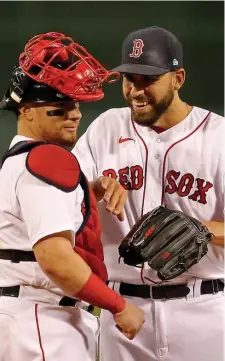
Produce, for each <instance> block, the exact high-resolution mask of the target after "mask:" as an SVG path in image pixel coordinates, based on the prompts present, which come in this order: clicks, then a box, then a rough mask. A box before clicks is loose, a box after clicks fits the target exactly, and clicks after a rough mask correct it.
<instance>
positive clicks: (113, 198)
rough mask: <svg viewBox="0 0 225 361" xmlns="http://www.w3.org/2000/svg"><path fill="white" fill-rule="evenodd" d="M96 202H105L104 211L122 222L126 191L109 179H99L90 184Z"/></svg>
mask: <svg viewBox="0 0 225 361" xmlns="http://www.w3.org/2000/svg"><path fill="white" fill-rule="evenodd" d="M90 185H91V188H92V190H93V192H94V194H95V197H96V199H97V201H98V202H99V201H100V200H103V201H104V202H106V210H107V211H108V212H111V213H113V214H114V215H116V216H117V218H118V219H119V220H120V221H123V220H124V204H125V202H126V200H127V190H126V189H124V188H123V187H122V186H121V184H120V183H119V182H117V181H116V180H115V179H113V178H111V177H100V178H98V179H97V180H96V181H92V182H90Z"/></svg>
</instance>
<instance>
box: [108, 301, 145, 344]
mask: <svg viewBox="0 0 225 361" xmlns="http://www.w3.org/2000/svg"><path fill="white" fill-rule="evenodd" d="M113 318H114V321H115V323H116V327H117V328H118V330H119V331H120V332H122V333H123V334H124V336H126V337H127V338H128V339H130V340H132V339H133V338H134V337H135V336H136V334H137V333H138V332H139V331H140V329H141V327H142V325H143V324H144V322H145V317H144V312H143V311H142V310H141V309H140V308H138V307H136V306H135V305H133V304H131V303H128V302H127V303H126V307H125V309H124V310H123V311H122V312H120V313H116V314H115V315H114V316H113Z"/></svg>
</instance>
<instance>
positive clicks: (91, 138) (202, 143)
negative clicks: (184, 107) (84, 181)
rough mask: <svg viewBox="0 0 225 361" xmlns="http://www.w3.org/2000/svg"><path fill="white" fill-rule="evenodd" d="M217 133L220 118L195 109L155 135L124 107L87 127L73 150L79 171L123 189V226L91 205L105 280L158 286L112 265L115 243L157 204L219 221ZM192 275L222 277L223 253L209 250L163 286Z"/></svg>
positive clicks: (149, 275)
mask: <svg viewBox="0 0 225 361" xmlns="http://www.w3.org/2000/svg"><path fill="white" fill-rule="evenodd" d="M224 134H225V119H224V118H223V117H221V116H219V115H217V114H215V113H210V112H209V111H208V110H204V109H201V108H198V107H194V108H193V109H192V111H191V112H190V114H189V115H188V116H187V117H186V118H185V119H184V120H183V121H182V122H180V123H179V124H177V125H175V126H174V127H172V128H170V129H168V130H166V131H163V132H161V133H157V132H156V131H155V130H153V129H151V128H148V127H143V126H140V125H137V124H136V123H134V122H133V121H131V111H130V109H129V108H127V107H126V108H119V109H110V110H108V111H106V112H105V113H103V114H101V115H100V116H99V117H98V118H97V119H96V120H95V121H94V122H93V123H92V124H91V125H90V126H89V128H88V130H87V131H86V133H85V134H84V135H83V136H82V137H81V138H80V139H79V141H78V142H77V144H76V146H75V148H74V149H73V152H74V154H75V155H76V157H77V158H78V160H79V162H80V164H81V168H82V170H83V172H84V173H85V174H86V176H87V178H88V179H89V180H90V181H91V180H93V179H96V178H98V177H99V176H102V175H105V176H111V177H113V178H115V179H117V180H118V181H119V182H120V183H121V184H122V185H123V186H124V188H126V189H128V191H129V192H128V193H129V195H128V201H127V202H126V205H125V220H124V221H123V222H120V221H118V220H117V219H116V217H115V216H113V215H112V214H110V213H108V212H107V211H105V203H103V202H101V203H100V204H99V211H100V215H101V220H102V228H103V237H102V240H103V246H104V254H105V262H106V265H107V268H108V273H109V279H110V280H112V281H117V282H120V281H124V282H128V283H134V284H138V283H139V284H141V283H143V281H144V282H146V283H151V282H150V281H149V280H148V279H153V280H154V281H159V280H158V278H157V277H156V274H155V272H154V271H153V270H151V269H150V268H149V267H148V266H147V265H145V269H144V278H143V279H142V278H141V272H140V268H137V267H131V266H127V265H125V264H123V262H122V261H120V262H119V255H118V245H119V244H120V242H121V240H122V239H123V237H124V236H125V235H126V234H127V233H128V232H129V230H130V228H131V227H132V226H133V225H134V224H135V222H136V221H137V220H138V219H139V218H140V217H141V215H142V214H144V213H146V212H148V211H150V210H152V209H153V208H155V207H157V206H159V205H160V204H163V205H166V206H167V207H168V208H170V209H174V210H180V211H182V212H184V213H186V214H188V215H190V216H193V217H195V218H197V219H199V220H200V221H208V220H215V221H223V220H224V213H223V210H224V184H223V180H224V174H225V171H224V170H225V147H224ZM192 276H194V277H199V278H202V279H217V278H222V277H223V249H222V248H221V247H218V246H215V245H210V246H209V251H208V254H207V255H206V256H205V257H203V258H202V260H201V261H200V262H199V263H198V264H197V265H195V266H193V267H192V268H191V269H190V270H189V272H188V273H184V274H183V275H181V276H180V277H179V278H176V279H175V280H173V281H170V282H171V283H184V282H186V281H187V280H188V279H190V278H191V277H192Z"/></svg>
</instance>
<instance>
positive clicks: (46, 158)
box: [26, 144, 81, 192]
mask: <svg viewBox="0 0 225 361" xmlns="http://www.w3.org/2000/svg"><path fill="white" fill-rule="evenodd" d="M26 168H27V170H28V171H29V172H30V173H31V174H32V175H33V176H35V177H36V178H38V179H40V180H42V181H43V182H45V183H48V184H50V185H53V186H54V187H56V188H59V189H60V190H62V191H64V192H72V191H73V190H75V189H76V188H77V186H78V184H79V183H80V177H81V170H80V165H79V163H78V160H77V158H76V157H75V156H74V155H73V154H72V153H71V152H70V151H69V150H67V149H65V148H63V147H61V146H59V145H54V144H41V145H39V146H37V147H36V148H33V149H32V150H31V151H30V152H29V153H28V155H27V159H26Z"/></svg>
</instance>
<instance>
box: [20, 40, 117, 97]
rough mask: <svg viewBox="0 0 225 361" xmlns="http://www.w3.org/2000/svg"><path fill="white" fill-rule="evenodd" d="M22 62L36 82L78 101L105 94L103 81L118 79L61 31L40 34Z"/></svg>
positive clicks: (27, 50)
mask: <svg viewBox="0 0 225 361" xmlns="http://www.w3.org/2000/svg"><path fill="white" fill-rule="evenodd" d="M19 64H20V67H21V69H22V70H23V72H24V73H25V74H26V75H28V76H29V77H30V78H32V79H33V80H35V81H36V82H39V83H43V84H46V85H48V86H50V87H52V88H54V89H56V90H58V91H59V92H60V93H62V94H64V95H66V96H69V97H70V98H72V99H73V100H77V101H81V102H82V101H94V100H100V99H102V98H103V97H104V92H103V90H102V84H103V83H104V82H107V83H114V82H116V81H118V80H119V77H120V75H119V73H117V72H110V71H108V70H107V69H105V68H104V67H103V66H102V65H101V64H100V63H99V62H98V60H96V59H95V58H94V57H93V56H92V55H91V54H90V53H88V51H87V50H86V49H85V48H84V47H82V46H81V45H79V44H77V43H75V42H74V41H73V40H72V39H71V38H70V37H67V36H65V35H64V34H61V33H47V34H41V35H37V36H35V37H34V38H32V39H31V40H30V41H29V42H28V43H27V44H26V46H25V49H24V52H23V53H22V54H21V55H20V58H19Z"/></svg>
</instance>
